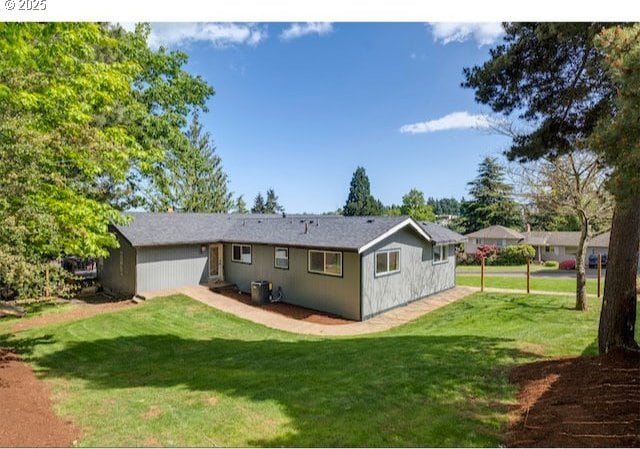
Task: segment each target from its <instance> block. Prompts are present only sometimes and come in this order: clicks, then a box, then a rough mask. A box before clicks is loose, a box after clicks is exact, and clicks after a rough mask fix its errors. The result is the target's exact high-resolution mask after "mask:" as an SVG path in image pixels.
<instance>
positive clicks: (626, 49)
mask: <svg viewBox="0 0 640 449" xmlns="http://www.w3.org/2000/svg"><path fill="white" fill-rule="evenodd" d="M596 45H597V48H598V49H599V50H601V51H602V52H603V53H604V55H605V62H604V64H603V65H604V67H605V68H606V70H607V74H608V75H609V77H610V79H611V80H612V82H613V84H614V86H615V88H616V96H615V98H614V111H615V113H614V114H612V115H608V116H603V117H602V118H601V119H600V121H599V122H598V124H597V126H596V129H595V131H594V133H593V134H592V135H591V136H590V143H591V145H592V146H593V148H594V149H595V150H596V151H597V152H598V153H599V154H600V155H601V156H602V157H603V158H604V160H605V161H606V162H607V163H608V164H609V165H610V166H611V167H612V168H613V172H612V176H611V179H610V180H609V189H610V190H611V192H612V193H613V195H614V196H615V198H616V202H617V207H616V210H615V212H614V215H613V223H612V227H611V237H610V240H609V261H608V263H607V273H606V279H605V287H604V298H603V303H602V310H601V315H600V326H599V332H598V346H599V349H600V352H601V353H606V352H609V351H610V350H612V349H615V348H620V347H622V348H633V349H638V344H637V342H636V341H635V333H634V331H635V325H636V310H637V295H638V291H637V285H636V283H637V275H638V246H639V245H640V107H639V105H640V24H636V25H634V26H633V27H631V28H626V29H621V28H620V27H614V28H611V29H608V30H604V31H602V32H601V33H600V35H599V36H598V37H597V38H596Z"/></svg>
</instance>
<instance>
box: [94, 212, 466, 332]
mask: <svg viewBox="0 0 640 449" xmlns="http://www.w3.org/2000/svg"><path fill="white" fill-rule="evenodd" d="M131 217H132V221H131V223H130V224H128V225H124V226H123V225H114V226H113V227H112V229H113V231H114V233H115V234H116V236H117V238H118V241H119V243H120V248H116V249H113V250H111V254H110V256H109V257H108V258H106V259H105V260H103V261H102V263H101V264H100V279H101V282H102V285H103V287H104V288H105V290H107V291H111V292H114V293H117V294H120V295H131V296H133V295H134V294H143V293H145V292H151V291H157V290H163V289H171V288H176V287H181V286H188V285H198V284H210V283H213V282H219V281H225V282H229V283H233V284H235V285H237V287H238V288H239V289H240V290H241V291H243V292H249V291H250V288H251V282H252V281H258V280H268V281H269V282H271V283H272V284H273V289H274V291H277V290H278V289H281V290H282V293H283V294H284V298H285V299H284V300H285V302H288V303H291V304H296V305H299V306H303V307H308V308H311V309H316V310H320V311H324V312H329V313H334V314H337V315H340V316H343V317H345V318H349V319H353V320H364V319H367V318H369V317H371V316H374V315H376V314H378V313H381V312H383V311H385V310H389V309H391V308H394V307H397V306H401V305H404V304H407V303H408V302H411V301H414V300H417V299H420V298H423V297H425V296H429V295H432V294H434V293H438V292H440V291H443V290H446V289H450V288H453V287H454V286H455V251H454V245H455V244H457V243H460V242H461V241H463V240H464V239H463V237H462V236H461V235H460V234H457V233H455V232H453V231H450V230H448V229H446V228H443V227H441V226H439V225H437V224H433V223H427V222H416V221H415V220H413V219H411V218H409V217H341V216H312V215H291V216H273V215H269V216H254V215H227V214H195V213H159V214H158V213H132V214H131Z"/></svg>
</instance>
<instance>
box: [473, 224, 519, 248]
mask: <svg viewBox="0 0 640 449" xmlns="http://www.w3.org/2000/svg"><path fill="white" fill-rule="evenodd" d="M464 238H465V239H466V242H465V245H464V250H465V252H466V253H467V254H475V253H476V250H477V249H478V246H480V245H495V246H496V247H497V248H498V249H502V248H504V247H505V246H509V245H517V244H518V243H520V241H521V240H522V239H524V235H523V234H521V233H520V232H518V231H514V230H513V229H510V228H507V227H505V226H500V225H493V226H489V227H488V228H484V229H480V230H479V231H476V232H472V233H470V234H466V235H465V236H464Z"/></svg>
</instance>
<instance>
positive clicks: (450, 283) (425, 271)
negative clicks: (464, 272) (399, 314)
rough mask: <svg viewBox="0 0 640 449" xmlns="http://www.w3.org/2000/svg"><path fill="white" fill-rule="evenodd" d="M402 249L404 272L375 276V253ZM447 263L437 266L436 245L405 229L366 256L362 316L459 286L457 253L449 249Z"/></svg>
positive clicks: (371, 314) (363, 268)
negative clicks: (456, 282) (456, 270)
mask: <svg viewBox="0 0 640 449" xmlns="http://www.w3.org/2000/svg"><path fill="white" fill-rule="evenodd" d="M384 249H400V272H398V273H393V274H388V275H382V276H378V277H376V275H375V253H376V252H377V251H379V250H384ZM447 254H448V257H447V261H446V262H441V263H436V264H434V263H433V245H432V244H431V243H429V242H425V241H424V240H423V239H421V238H420V237H418V236H417V235H415V233H414V232H413V231H412V230H410V229H406V228H405V229H403V230H400V231H398V232H397V233H395V234H394V235H392V236H390V237H388V238H387V239H385V240H383V241H382V242H380V243H378V244H377V245H375V246H374V247H372V248H370V249H368V250H367V251H365V252H364V253H363V254H362V272H361V276H362V314H363V319H367V318H369V317H371V316H373V315H376V314H378V313H380V312H383V311H385V310H388V309H391V308H394V307H397V306H400V305H403V304H406V303H408V302H410V301H414V300H417V299H420V298H423V297H425V296H429V295H432V294H434V293H437V292H440V291H443V290H447V289H449V288H453V287H454V286H455V253H454V251H453V245H448V246H447Z"/></svg>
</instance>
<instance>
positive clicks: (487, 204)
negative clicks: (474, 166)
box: [462, 157, 522, 232]
mask: <svg viewBox="0 0 640 449" xmlns="http://www.w3.org/2000/svg"><path fill="white" fill-rule="evenodd" d="M468 185H469V193H470V194H471V197H472V199H471V200H469V201H465V202H464V203H463V204H462V225H463V227H464V228H465V230H466V232H474V231H477V230H479V229H482V228H486V227H487V226H492V225H502V226H506V227H510V228H519V227H521V226H522V217H521V214H520V208H519V206H518V204H517V203H516V202H515V201H514V200H513V199H512V198H511V194H512V191H513V188H512V187H511V185H509V184H508V183H507V182H505V174H504V167H502V165H500V163H499V162H498V160H497V159H496V158H492V157H487V158H485V159H484V160H483V161H482V162H481V163H480V166H479V167H478V176H477V177H476V179H474V180H473V181H471V182H469V183H468Z"/></svg>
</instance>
